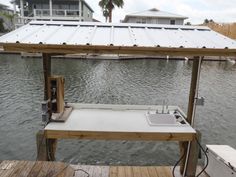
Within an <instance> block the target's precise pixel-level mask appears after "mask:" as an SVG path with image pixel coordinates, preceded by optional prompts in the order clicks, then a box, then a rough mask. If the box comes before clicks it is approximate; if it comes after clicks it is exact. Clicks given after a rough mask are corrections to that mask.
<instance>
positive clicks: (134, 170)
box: [0, 161, 208, 177]
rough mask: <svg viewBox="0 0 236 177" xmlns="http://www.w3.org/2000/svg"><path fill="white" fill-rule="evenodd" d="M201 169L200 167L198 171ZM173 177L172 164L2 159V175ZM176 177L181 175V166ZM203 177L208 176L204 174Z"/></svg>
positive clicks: (28, 176)
mask: <svg viewBox="0 0 236 177" xmlns="http://www.w3.org/2000/svg"><path fill="white" fill-rule="evenodd" d="M200 171H201V167H198V169H197V173H199V172H200ZM18 176H19V177H173V176H172V167H170V166H91V165H70V164H65V163H62V162H46V161H45V162H43V161H36V162H33V161H32V162H30V161H2V162H0V177H18ZM175 177H181V175H180V173H179V167H177V168H176V170H175ZM201 177H208V176H207V175H206V174H202V175H201Z"/></svg>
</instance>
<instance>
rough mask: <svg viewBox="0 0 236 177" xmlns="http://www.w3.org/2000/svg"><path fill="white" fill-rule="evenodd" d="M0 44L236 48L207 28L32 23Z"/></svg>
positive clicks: (223, 37)
mask: <svg viewBox="0 0 236 177" xmlns="http://www.w3.org/2000/svg"><path fill="white" fill-rule="evenodd" d="M0 43H2V44H3V43H24V44H54V45H61V44H64V45H65V44H68V45H98V46H127V47H130V46H138V47H157V46H158V47H168V48H209V49H225V48H228V49H236V42H235V41H234V40H232V39H229V38H227V37H225V36H223V35H221V34H219V33H216V32H214V31H212V30H211V29H209V28H208V27H202V26H173V25H155V24H149V25H147V24H128V23H122V24H108V23H105V24H104V23H94V22H60V21H59V22H55V21H53V22H51V21H33V22H30V23H29V24H27V25H25V26H23V27H21V28H19V29H16V30H15V31H12V32H10V33H8V34H6V35H4V36H2V37H0Z"/></svg>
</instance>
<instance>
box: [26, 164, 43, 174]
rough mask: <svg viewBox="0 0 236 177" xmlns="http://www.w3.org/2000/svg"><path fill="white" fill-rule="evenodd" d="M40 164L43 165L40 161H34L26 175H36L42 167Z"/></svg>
mask: <svg viewBox="0 0 236 177" xmlns="http://www.w3.org/2000/svg"><path fill="white" fill-rule="evenodd" d="M42 165H43V162H42V161H37V162H35V164H34V166H33V167H32V169H31V171H30V172H29V175H28V177H35V176H37V175H38V174H39V172H40V170H41V168H42Z"/></svg>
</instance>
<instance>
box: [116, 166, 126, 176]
mask: <svg viewBox="0 0 236 177" xmlns="http://www.w3.org/2000/svg"><path fill="white" fill-rule="evenodd" d="M117 171H118V177H126V175H125V169H124V167H123V166H119V167H118V170H117Z"/></svg>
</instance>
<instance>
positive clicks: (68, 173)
mask: <svg viewBox="0 0 236 177" xmlns="http://www.w3.org/2000/svg"><path fill="white" fill-rule="evenodd" d="M74 175H75V171H74V169H73V168H72V167H71V166H70V165H69V164H62V165H61V167H60V170H59V172H58V173H56V175H53V176H55V177H74Z"/></svg>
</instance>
